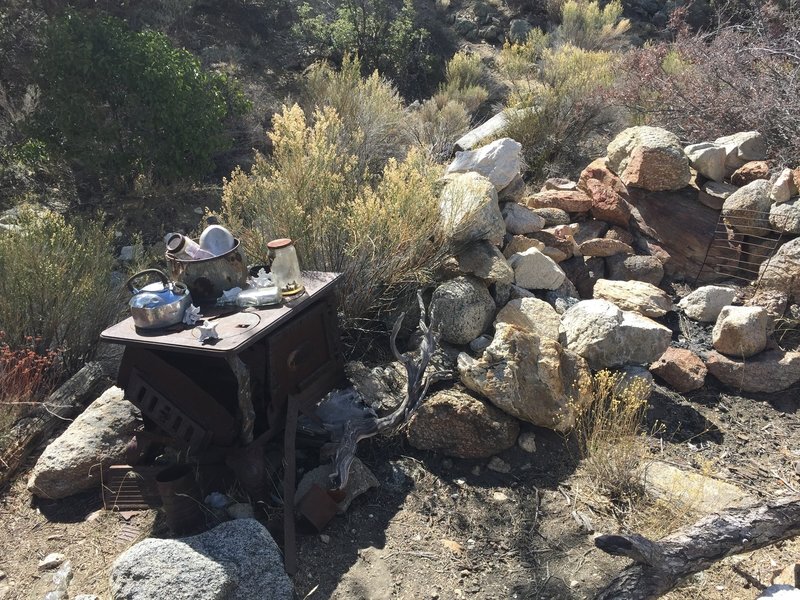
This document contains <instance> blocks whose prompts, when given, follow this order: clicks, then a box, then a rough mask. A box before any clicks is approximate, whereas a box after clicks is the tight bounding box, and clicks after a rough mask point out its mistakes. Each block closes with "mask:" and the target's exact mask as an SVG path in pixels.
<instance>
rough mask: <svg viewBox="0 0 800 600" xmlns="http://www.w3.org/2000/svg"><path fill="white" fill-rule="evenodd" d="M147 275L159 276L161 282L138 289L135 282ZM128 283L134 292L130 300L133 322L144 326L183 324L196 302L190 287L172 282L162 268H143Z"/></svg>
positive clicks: (156, 326) (139, 326) (143, 327)
mask: <svg viewBox="0 0 800 600" xmlns="http://www.w3.org/2000/svg"><path fill="white" fill-rule="evenodd" d="M145 275H157V276H158V278H159V280H160V281H159V282H157V283H149V284H147V285H145V286H144V287H142V288H136V287H135V286H134V285H133V284H134V282H135V281H136V280H137V279H138V278H139V277H143V276H145ZM127 286H128V289H129V290H130V291H131V293H132V294H133V297H132V298H131V300H130V302H129V305H130V308H131V316H132V317H133V323H134V324H135V325H136V327H138V328H140V329H162V328H164V327H170V326H172V325H175V324H177V323H180V322H181V321H182V320H183V314H184V312H186V309H187V308H188V307H189V305H190V304H191V303H192V296H191V294H189V290H188V289H187V288H186V286H185V285H184V284H182V283H178V282H173V281H170V280H169V278H168V277H167V276H166V275H165V274H164V272H163V271H160V270H159V269H145V270H144V271H139V272H138V273H136V274H135V275H133V276H132V277H131V278H130V279H128V283H127Z"/></svg>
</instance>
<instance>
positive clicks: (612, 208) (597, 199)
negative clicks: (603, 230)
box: [586, 179, 631, 227]
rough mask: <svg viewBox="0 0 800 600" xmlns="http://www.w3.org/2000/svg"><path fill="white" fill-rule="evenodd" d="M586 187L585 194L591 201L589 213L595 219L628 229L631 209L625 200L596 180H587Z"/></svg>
mask: <svg viewBox="0 0 800 600" xmlns="http://www.w3.org/2000/svg"><path fill="white" fill-rule="evenodd" d="M586 187H587V190H588V191H587V194H588V195H589V197H590V198H591V199H592V209H591V210H590V211H589V212H590V213H591V215H592V216H593V217H594V218H595V219H597V220H598V221H605V222H606V223H611V224H613V225H619V226H620V227H628V222H629V221H630V218H631V207H630V206H629V205H628V203H627V202H626V200H625V198H623V197H622V196H620V195H619V194H618V193H617V192H615V191H614V190H612V189H611V188H610V187H607V186H605V185H603V184H602V183H600V182H599V181H598V180H597V179H588V180H587V181H586Z"/></svg>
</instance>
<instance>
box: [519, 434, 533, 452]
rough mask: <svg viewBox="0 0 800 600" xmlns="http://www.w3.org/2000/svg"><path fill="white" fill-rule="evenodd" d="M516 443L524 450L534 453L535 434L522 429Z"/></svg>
mask: <svg viewBox="0 0 800 600" xmlns="http://www.w3.org/2000/svg"><path fill="white" fill-rule="evenodd" d="M517 444H518V445H519V447H520V448H522V449H523V450H525V452H528V453H529V454H534V453H535V452H536V434H535V433H533V432H532V431H523V432H522V433H520V434H519V437H518V438H517Z"/></svg>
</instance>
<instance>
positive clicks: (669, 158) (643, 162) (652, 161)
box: [619, 146, 691, 192]
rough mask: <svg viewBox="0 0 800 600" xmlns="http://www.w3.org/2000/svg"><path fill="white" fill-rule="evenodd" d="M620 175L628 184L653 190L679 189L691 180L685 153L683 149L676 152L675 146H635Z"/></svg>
mask: <svg viewBox="0 0 800 600" xmlns="http://www.w3.org/2000/svg"><path fill="white" fill-rule="evenodd" d="M619 175H620V179H622V181H623V182H624V183H626V184H627V185H628V186H630V187H637V188H643V189H645V190H650V191H653V192H658V191H664V190H679V189H681V188H682V187H685V186H687V185H689V182H690V181H691V173H690V171H689V161H688V159H687V158H686V155H684V154H683V150H681V152H680V153H679V154H678V153H676V152H675V149H674V148H648V147H645V146H636V147H635V148H634V149H633V150H632V151H631V153H630V159H629V160H628V164H627V166H626V167H625V170H624V171H623V172H622V173H620V174H619Z"/></svg>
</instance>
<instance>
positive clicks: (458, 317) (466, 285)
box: [431, 277, 496, 344]
mask: <svg viewBox="0 0 800 600" xmlns="http://www.w3.org/2000/svg"><path fill="white" fill-rule="evenodd" d="M495 308H496V307H495V304H494V300H493V299H492V295H491V294H490V293H489V290H488V289H486V285H485V284H484V283H483V282H481V281H479V280H477V279H475V278H473V277H456V278H455V279H451V280H449V281H445V282H444V283H443V284H441V285H440V286H439V287H437V288H436V291H435V292H433V298H432V299H431V310H432V311H433V312H435V313H436V317H437V319H438V320H439V324H440V327H441V329H440V331H441V333H442V339H443V340H444V341H445V342H448V343H450V344H469V343H470V342H471V341H472V340H474V339H475V338H476V337H478V336H479V335H480V334H482V333H483V332H484V331H486V329H487V328H488V327H489V325H491V323H492V319H494V313H495Z"/></svg>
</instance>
